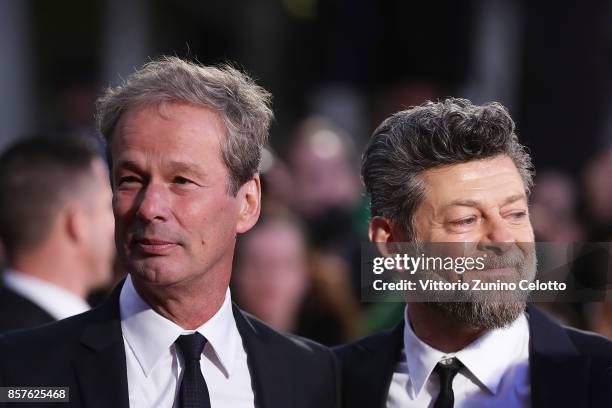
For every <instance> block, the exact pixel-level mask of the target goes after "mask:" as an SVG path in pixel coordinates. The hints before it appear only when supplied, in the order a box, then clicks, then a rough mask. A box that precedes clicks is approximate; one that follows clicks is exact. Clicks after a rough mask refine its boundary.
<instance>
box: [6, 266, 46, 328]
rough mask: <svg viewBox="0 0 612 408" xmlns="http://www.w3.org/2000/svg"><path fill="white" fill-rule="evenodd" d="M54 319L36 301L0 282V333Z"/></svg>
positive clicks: (39, 324)
mask: <svg viewBox="0 0 612 408" xmlns="http://www.w3.org/2000/svg"><path fill="white" fill-rule="evenodd" d="M0 277H1V276H0ZM54 321H55V318H54V317H53V316H51V315H50V314H49V313H47V312H46V311H45V310H44V309H42V308H41V307H40V306H38V305H37V304H36V303H34V302H32V301H30V300H29V299H26V298H25V297H23V296H21V295H20V294H18V293H16V292H15V291H13V290H11V289H9V288H7V287H4V286H2V283H0V335H2V334H4V333H6V332H9V331H12V330H19V329H29V328H32V327H36V326H41V325H43V324H46V323H51V322H54Z"/></svg>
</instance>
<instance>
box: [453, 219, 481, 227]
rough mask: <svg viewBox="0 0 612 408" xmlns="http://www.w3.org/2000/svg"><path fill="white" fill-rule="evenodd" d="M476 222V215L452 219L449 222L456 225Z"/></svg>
mask: <svg viewBox="0 0 612 408" xmlns="http://www.w3.org/2000/svg"><path fill="white" fill-rule="evenodd" d="M475 223H476V217H468V218H463V219H460V220H457V221H452V222H451V224H453V225H455V226H457V227H465V226H469V225H472V224H475Z"/></svg>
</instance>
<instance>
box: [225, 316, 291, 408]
mask: <svg viewBox="0 0 612 408" xmlns="http://www.w3.org/2000/svg"><path fill="white" fill-rule="evenodd" d="M233 311H234V319H235V320H236V326H237V327H238V331H239V332H240V336H241V337H242V343H243V345H244V348H245V350H246V353H247V362H248V366H249V372H250V374H251V384H252V387H253V393H254V394H255V406H256V407H258V408H286V407H291V406H293V405H294V403H293V402H292V399H291V395H292V392H291V389H292V384H291V381H290V378H289V376H288V375H287V373H288V372H291V370H297V369H299V367H291V366H290V362H289V361H286V360H282V359H281V357H280V356H279V355H278V354H277V353H275V350H274V346H273V345H272V344H270V343H269V342H268V338H267V335H266V333H262V332H261V330H257V328H255V326H254V325H253V324H251V322H250V321H249V320H248V319H247V318H246V316H245V315H244V314H243V312H242V311H241V310H240V309H239V308H238V307H237V306H236V305H233Z"/></svg>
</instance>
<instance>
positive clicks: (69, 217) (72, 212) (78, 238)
mask: <svg viewBox="0 0 612 408" xmlns="http://www.w3.org/2000/svg"><path fill="white" fill-rule="evenodd" d="M61 220H62V221H61V222H63V223H64V228H65V230H66V235H67V236H68V238H69V239H70V240H71V241H73V242H82V241H83V240H84V239H85V235H86V229H87V217H86V216H85V212H84V210H83V208H82V207H81V206H78V205H72V206H69V207H68V208H66V210H65V211H64V213H63V215H62V218H61Z"/></svg>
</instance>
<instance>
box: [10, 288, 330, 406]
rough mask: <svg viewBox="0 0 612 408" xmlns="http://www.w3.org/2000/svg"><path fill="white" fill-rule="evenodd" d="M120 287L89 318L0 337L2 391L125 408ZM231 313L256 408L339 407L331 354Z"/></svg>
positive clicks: (88, 314) (75, 319) (316, 345)
mask: <svg viewBox="0 0 612 408" xmlns="http://www.w3.org/2000/svg"><path fill="white" fill-rule="evenodd" d="M121 286H122V285H119V286H118V287H117V288H116V289H115V290H114V291H113V293H112V294H111V296H110V297H109V299H108V300H106V301H105V302H104V303H103V304H102V305H101V306H99V307H98V308H96V309H93V310H91V311H89V312H86V313H83V314H80V315H77V316H74V317H71V318H68V319H65V320H62V321H59V322H57V323H53V324H50V325H46V326H43V327H40V328H37V329H32V330H24V331H20V332H15V333H11V334H8V335H6V336H4V337H0V386H5V387H7V386H62V387H66V386H67V387H70V404H66V405H65V406H67V407H87V408H96V407H99V408H128V406H129V402H128V386H127V371H126V360H125V350H124V343H123V337H122V332H121V322H120V317H119V293H120V287H121ZM233 310H234V318H235V320H236V325H237V327H238V331H239V332H240V335H241V337H242V341H243V344H244V347H245V350H246V352H247V361H248V366H249V370H250V374H251V381H252V385H253V392H254V394H255V404H256V406H257V407H262V408H288V407H296V408H307V407H313V408H315V407H316V408H319V407H320V408H327V407H329V408H332V407H339V391H340V388H339V379H338V376H339V368H338V367H337V364H336V360H335V357H334V354H333V353H332V351H331V350H329V349H327V348H326V347H323V346H321V345H319V344H316V343H314V342H311V341H308V340H305V339H300V338H296V337H291V336H286V335H282V334H280V333H278V332H276V331H274V330H272V329H271V328H269V327H268V326H266V325H265V324H264V323H262V322H260V321H259V320H257V319H255V318H254V317H252V316H250V315H248V314H246V313H244V312H242V311H241V310H240V309H238V307H236V306H234V307H233ZM7 405H9V404H7ZM10 405H11V406H12V405H14V404H10ZM48 405H49V406H53V407H55V406H58V405H52V404H48ZM19 406H20V407H26V406H28V404H19ZM31 406H32V407H43V406H45V404H40V403H38V404H32V405H31ZM62 406H64V405H62ZM0 407H3V405H2V404H1V403H0ZM162 408H163V407H162Z"/></svg>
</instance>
